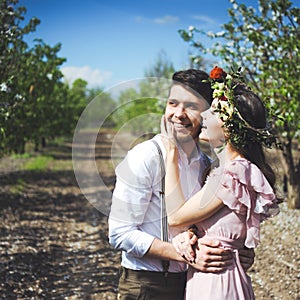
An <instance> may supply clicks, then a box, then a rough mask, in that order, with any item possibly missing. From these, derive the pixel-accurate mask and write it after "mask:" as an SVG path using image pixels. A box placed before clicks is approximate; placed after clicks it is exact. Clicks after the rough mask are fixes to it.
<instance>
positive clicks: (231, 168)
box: [212, 159, 279, 248]
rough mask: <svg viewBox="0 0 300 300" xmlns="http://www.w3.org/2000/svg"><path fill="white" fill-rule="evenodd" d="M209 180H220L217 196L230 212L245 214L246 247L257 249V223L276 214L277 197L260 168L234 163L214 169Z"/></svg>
mask: <svg viewBox="0 0 300 300" xmlns="http://www.w3.org/2000/svg"><path fill="white" fill-rule="evenodd" d="M212 176H213V177H214V176H217V177H219V180H220V183H219V185H218V188H217V191H216V196H217V198H219V199H221V200H222V201H223V203H224V204H225V205H226V206H228V207H229V208H230V209H232V210H234V211H236V212H237V213H242V214H246V227H247V236H246V240H245V246H246V247H248V248H254V247H256V246H257V245H258V243H259V240H260V236H259V231H260V230H259V228H260V223H261V222H262V221H263V220H265V219H266V218H269V217H273V216H275V215H277V214H278V213H279V207H278V204H277V199H276V195H275V193H274V191H273V188H272V187H271V185H270V184H269V182H268V181H267V179H266V177H265V176H264V174H263V173H262V172H261V171H260V170H259V168H258V167H257V166H256V165H255V164H253V163H251V162H250V161H248V160H246V159H236V160H233V161H231V162H230V163H228V164H227V165H225V167H224V168H221V167H219V168H217V169H216V170H215V171H214V172H213V174H212Z"/></svg>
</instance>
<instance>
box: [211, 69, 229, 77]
mask: <svg viewBox="0 0 300 300" xmlns="http://www.w3.org/2000/svg"><path fill="white" fill-rule="evenodd" d="M226 75H227V73H226V72H225V71H224V70H223V69H222V68H219V67H218V66H215V67H214V68H213V69H212V70H211V71H210V74H209V77H210V78H211V79H223V78H225V77H226Z"/></svg>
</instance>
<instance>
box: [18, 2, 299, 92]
mask: <svg viewBox="0 0 300 300" xmlns="http://www.w3.org/2000/svg"><path fill="white" fill-rule="evenodd" d="M299 1H300V0H294V1H293V3H294V4H295V5H296V3H298V4H299ZM238 2H239V3H244V4H246V5H247V6H253V7H256V8H257V5H258V0H238ZM19 5H23V6H25V7H26V8H27V13H26V15H25V17H26V19H27V20H29V18H31V17H33V16H36V17H37V18H39V19H40V20H41V24H40V25H39V26H38V27H37V30H36V32H35V33H33V34H31V35H30V36H29V39H30V40H32V39H34V38H41V39H43V41H44V42H45V43H47V44H50V45H51V46H53V45H55V44H56V43H61V44H62V49H61V51H60V52H59V56H60V57H65V58H66V59H67V61H66V63H64V64H63V66H62V71H63V73H64V74H65V76H66V78H67V79H68V80H69V81H72V79H74V78H78V77H80V78H83V79H85V80H87V81H88V82H89V86H90V87H96V86H98V87H102V88H105V89H106V88H110V87H111V86H113V85H115V84H118V83H120V82H123V81H127V80H132V79H136V78H141V77H143V76H144V72H145V70H146V69H148V68H149V67H151V65H153V64H154V62H155V61H156V59H157V56H158V53H159V52H160V51H162V50H163V51H164V52H165V53H166V54H167V57H168V58H169V60H170V61H172V62H173V64H174V67H175V69H181V68H185V67H186V66H187V63H188V49H189V48H188V44H187V43H185V42H184V41H183V40H182V39H181V38H180V36H179V34H178V30H179V29H187V28H188V27H189V26H195V27H196V28H201V29H203V30H207V31H214V32H216V31H219V30H221V27H220V25H221V24H223V23H225V22H226V21H228V20H229V17H228V13H227V10H228V8H230V7H231V4H230V2H229V0H214V1H213V0H206V1H204V0H185V1H183V0H151V1H148V0H145V1H143V0H140V1H137V0H136V1H133V0H85V1H83V0H80V1H78V0H73V1H71V0H20V1H19Z"/></svg>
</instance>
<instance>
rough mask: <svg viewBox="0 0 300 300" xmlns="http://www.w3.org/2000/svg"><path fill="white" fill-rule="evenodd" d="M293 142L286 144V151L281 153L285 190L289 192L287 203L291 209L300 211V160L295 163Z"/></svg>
mask: <svg viewBox="0 0 300 300" xmlns="http://www.w3.org/2000/svg"><path fill="white" fill-rule="evenodd" d="M292 146H293V144H292V140H291V141H289V143H286V144H285V149H284V151H279V154H280V160H281V164H282V169H283V174H284V182H283V190H285V192H287V203H288V207H289V208H291V209H300V160H298V163H295V161H294V159H295V158H294V157H293V151H292V148H293V147H292Z"/></svg>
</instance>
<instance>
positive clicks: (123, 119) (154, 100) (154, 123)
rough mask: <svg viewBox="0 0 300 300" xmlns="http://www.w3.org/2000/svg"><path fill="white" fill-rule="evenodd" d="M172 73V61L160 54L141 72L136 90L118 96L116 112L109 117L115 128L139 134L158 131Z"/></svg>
mask: <svg viewBox="0 0 300 300" xmlns="http://www.w3.org/2000/svg"><path fill="white" fill-rule="evenodd" d="M174 72H175V69H174V67H173V64H172V62H171V61H170V60H169V59H168V58H167V56H166V53H165V52H164V51H161V52H160V53H159V54H158V55H157V58H156V60H155V63H154V64H153V65H152V66H151V67H150V68H149V69H148V70H146V71H145V78H144V79H143V80H141V81H140V82H138V86H137V88H129V89H126V90H124V91H122V92H121V93H120V96H119V99H118V104H119V105H118V109H117V110H116V111H115V112H114V114H113V119H114V120H115V122H116V124H117V125H118V127H122V126H124V124H128V126H129V127H130V130H131V131H132V132H133V133H135V134H139V135H142V134H153V133H156V132H158V130H159V124H160V123H159V122H160V116H161V114H162V112H163V109H164V106H165V100H166V97H167V96H168V95H167V93H168V90H169V84H170V81H169V80H170V78H171V76H172V74H173V73H174Z"/></svg>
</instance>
